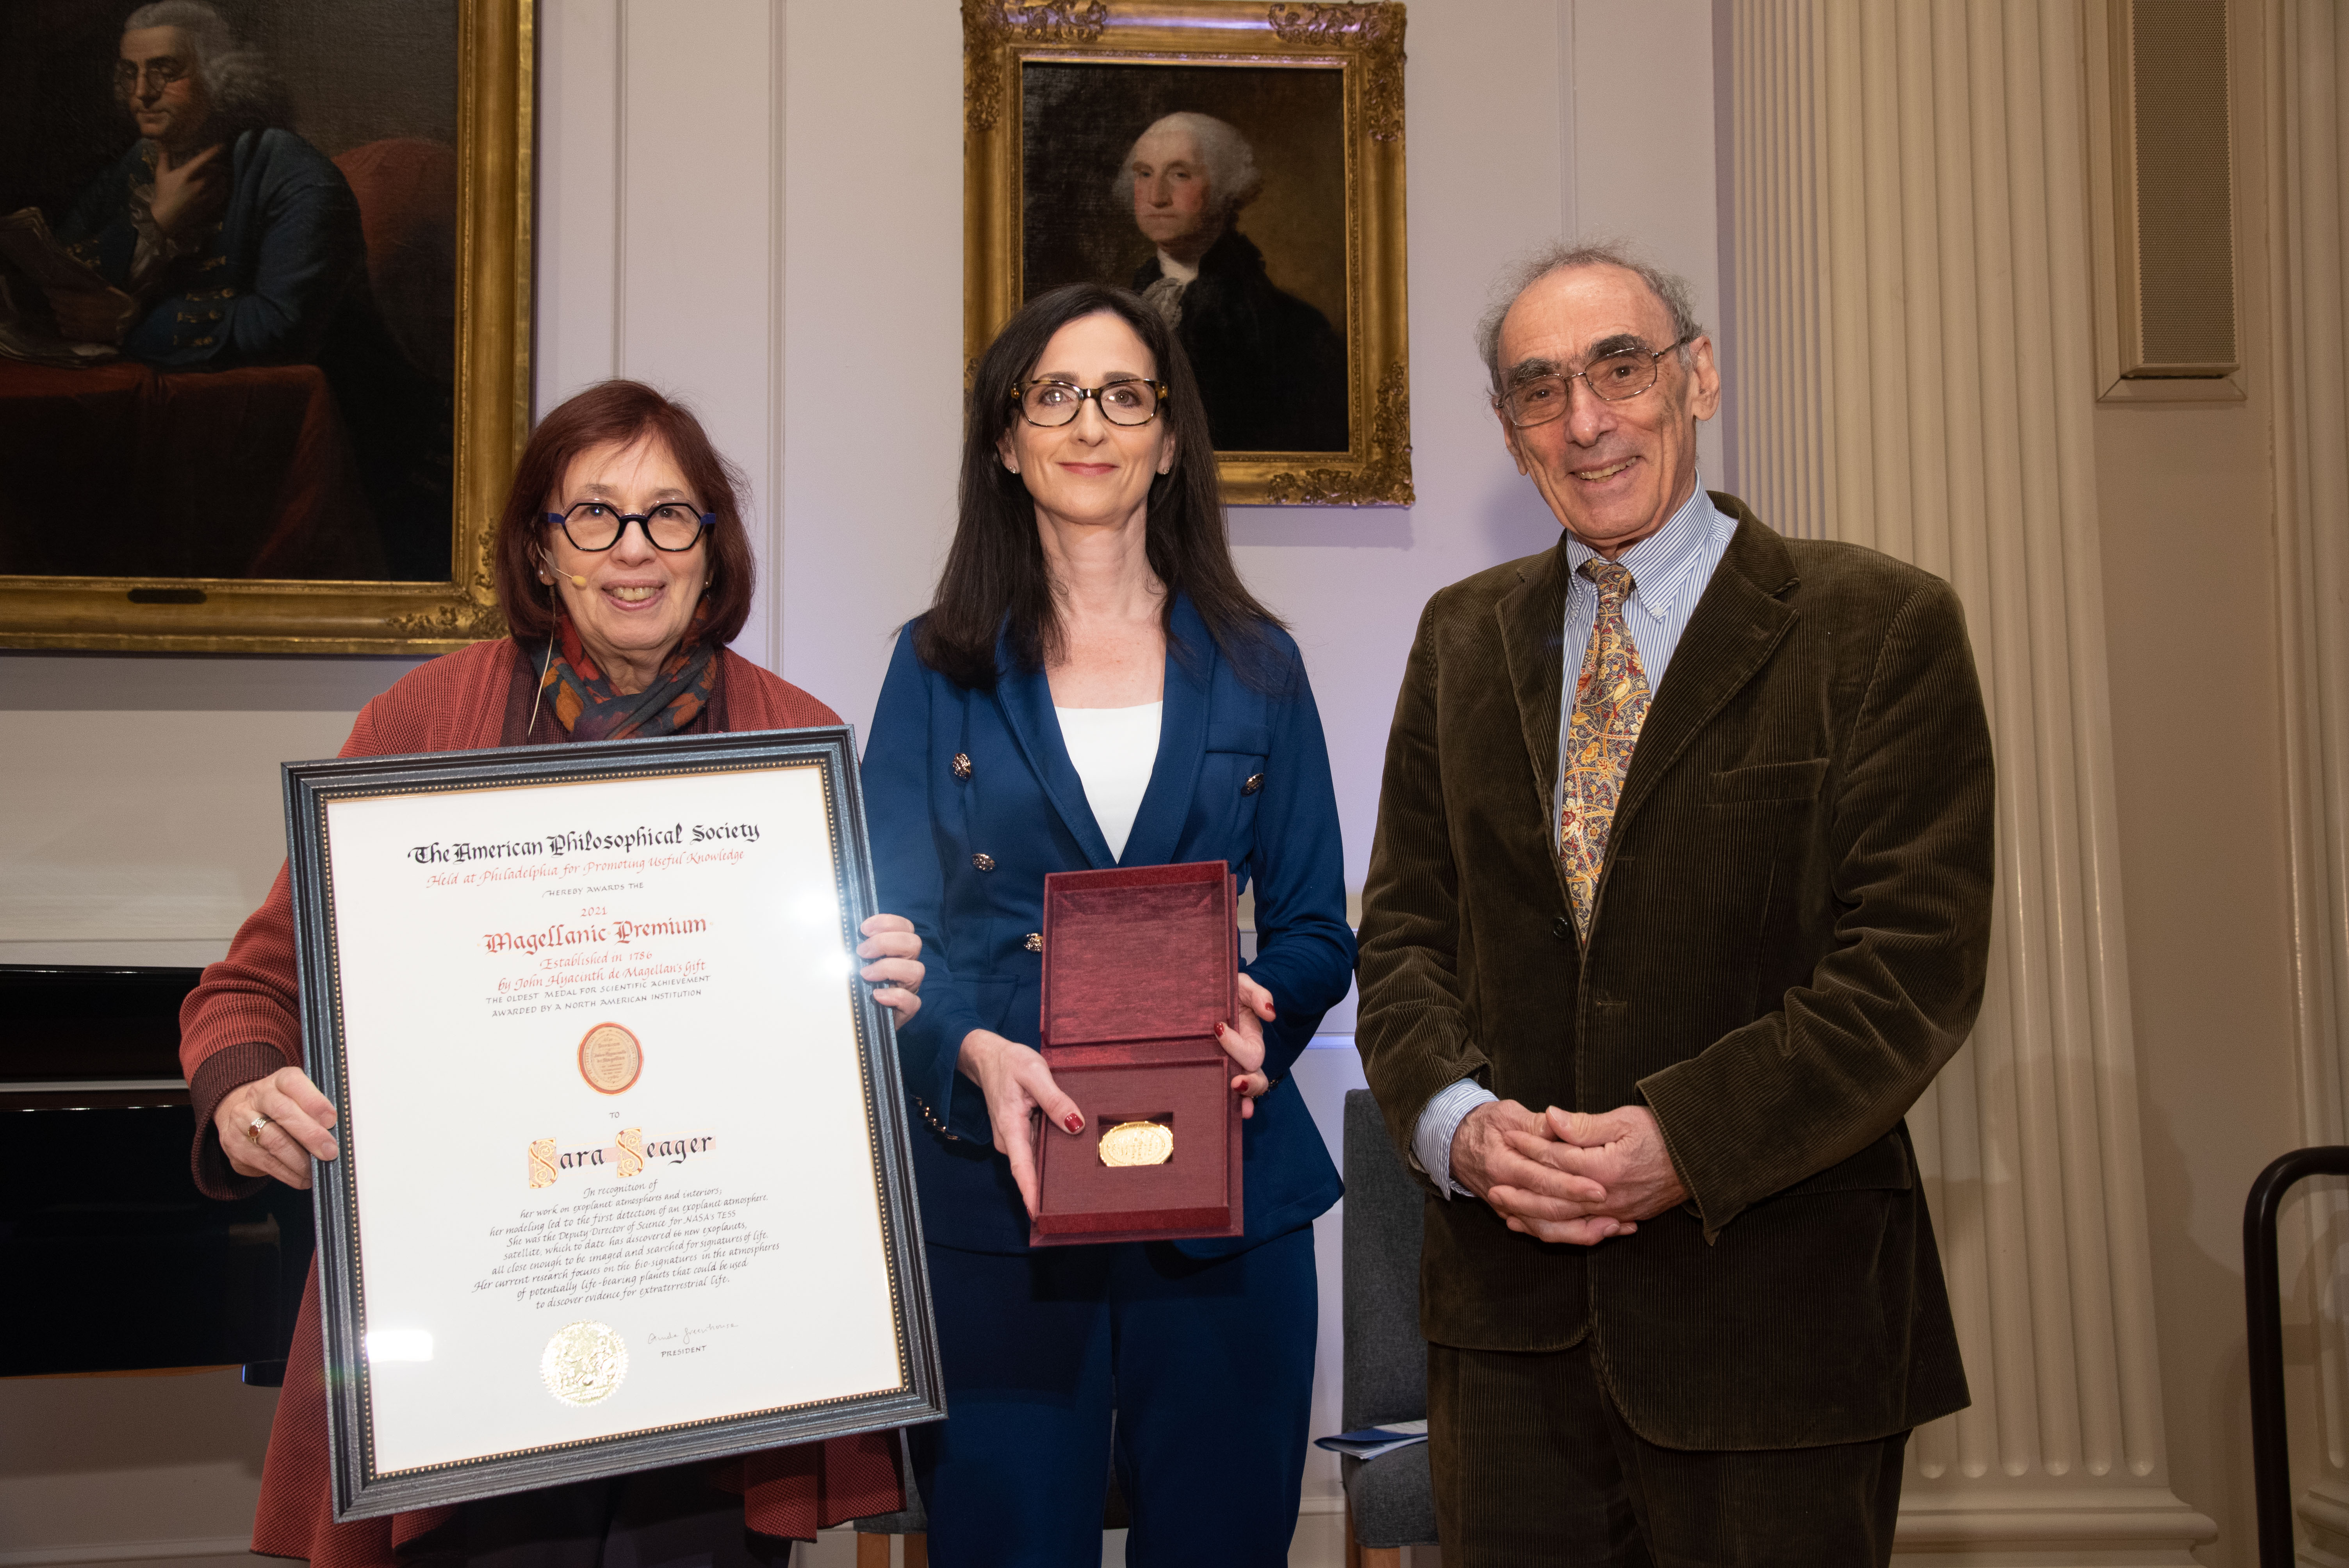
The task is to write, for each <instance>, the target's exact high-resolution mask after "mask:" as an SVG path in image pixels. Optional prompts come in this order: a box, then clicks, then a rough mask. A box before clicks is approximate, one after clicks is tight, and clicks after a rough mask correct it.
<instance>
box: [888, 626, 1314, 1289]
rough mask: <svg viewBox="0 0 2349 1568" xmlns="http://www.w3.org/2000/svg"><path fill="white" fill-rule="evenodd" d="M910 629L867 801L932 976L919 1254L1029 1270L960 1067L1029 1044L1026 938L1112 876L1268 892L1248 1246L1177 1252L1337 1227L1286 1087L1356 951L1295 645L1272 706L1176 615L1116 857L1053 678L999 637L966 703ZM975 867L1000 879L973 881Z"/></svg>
mask: <svg viewBox="0 0 2349 1568" xmlns="http://www.w3.org/2000/svg"><path fill="white" fill-rule="evenodd" d="M916 624H918V623H916ZM913 630H914V629H913V626H911V625H909V626H907V627H906V628H905V632H904V633H902V634H900V635H899V637H898V639H897V650H896V653H895V655H894V656H893V657H892V658H891V660H890V662H889V676H888V679H887V680H886V681H885V683H884V684H883V686H882V688H881V704H880V707H879V709H878V710H877V711H876V712H875V713H874V717H873V735H872V739H871V741H870V743H869V744H868V746H867V747H866V748H865V753H864V798H865V802H866V807H867V817H868V820H870V821H871V823H872V830H873V858H874V876H875V880H876V881H877V882H878V883H879V886H880V894H881V907H882V908H884V909H886V910H889V911H891V912H892V913H898V914H903V915H905V916H906V917H907V918H908V919H910V920H911V921H913V923H914V924H915V926H916V929H917V930H919V931H920V933H921V935H922V962H923V963H924V964H925V965H927V966H928V973H927V975H926V977H925V979H924V981H923V985H922V1010H921V1012H920V1014H919V1015H918V1016H916V1018H915V1019H914V1021H913V1022H912V1023H911V1024H910V1025H908V1026H905V1028H903V1029H901V1030H899V1031H898V1032H897V1049H898V1056H899V1059H900V1061H901V1062H902V1063H903V1066H904V1070H905V1087H906V1090H907V1092H908V1093H909V1094H910V1095H911V1096H912V1098H913V1099H914V1101H915V1106H914V1110H915V1126H914V1140H913V1141H914V1170H915V1180H916V1184H917V1186H918V1189H919V1191H920V1193H921V1204H922V1224H923V1229H924V1232H925V1233H926V1237H927V1239H928V1240H930V1241H932V1242H936V1243H940V1244H942V1245H945V1246H951V1247H961V1248H964V1249H967V1250H970V1251H977V1252H1007V1253H1008V1252H1024V1251H1026V1250H1027V1247H1028V1214H1027V1211H1026V1209H1025V1208H1023V1207H1022V1206H1021V1204H1020V1202H1019V1189H1018V1188H1017V1187H1015V1186H1014V1185H1013V1184H1012V1181H1011V1166H1010V1162H1009V1161H1007V1160H1005V1159H1004V1158H1003V1157H1002V1156H1001V1155H999V1154H997V1153H996V1152H995V1149H994V1133H993V1130H991V1128H990V1127H989V1125H988V1119H987V1102H986V1099H984V1097H982V1096H981V1095H980V1093H979V1091H978V1086H977V1085H975V1084H973V1083H971V1082H970V1081H969V1080H968V1079H967V1078H964V1077H963V1076H962V1075H961V1074H960V1073H959V1072H957V1070H956V1068H955V1061H956V1057H957V1053H958V1052H959V1051H960V1049H961V1046H962V1041H963V1037H964V1036H966V1035H968V1034H969V1033H970V1031H971V1030H973V1029H992V1030H994V1031H995V1032H996V1033H998V1034H1000V1035H1002V1036H1004V1037H1007V1038H1009V1039H1014V1040H1018V1041H1019V1042H1021V1043H1022V1044H1025V1045H1031V1046H1032V1045H1034V1044H1035V1043H1036V1041H1037V1037H1038V1034H1039V1020H1040V1011H1041V1006H1042V1000H1043V989H1042V986H1043V959H1042V958H1041V956H1040V954H1037V953H1033V952H1030V950H1029V948H1028V938H1029V935H1030V933H1036V932H1040V931H1042V929H1043V925H1044V913H1043V912H1044V877H1045V874H1046V873H1047V872H1068V871H1088V870H1103V869H1106V868H1108V867H1111V866H1117V865H1128V866H1146V865H1172V864H1178V863H1181V862H1184V861H1216V860H1219V861H1226V863H1228V864H1229V865H1230V866H1231V868H1232V871H1233V872H1234V873H1235V874H1236V875H1237V877H1238V878H1239V880H1240V886H1241V887H1242V889H1244V890H1245V889H1247V888H1249V887H1251V886H1253V888H1254V890H1255V893H1256V928H1257V954H1256V958H1255V960H1254V962H1252V963H1250V964H1248V965H1246V966H1245V971H1244V972H1245V973H1246V974H1247V975H1250V976H1252V977H1253V978H1254V979H1255V980H1256V982H1257V984H1258V985H1262V986H1263V987H1264V988H1265V989H1266V990H1267V991H1269V992H1270V993H1271V994H1272V998H1273V1005H1274V1006H1275V1008H1276V1009H1277V1011H1278V1017H1277V1018H1276V1019H1275V1020H1274V1021H1273V1022H1271V1023H1269V1024H1268V1025H1266V1026H1265V1031H1264V1035H1265V1070H1266V1071H1267V1073H1268V1074H1269V1075H1270V1076H1271V1078H1272V1079H1273V1083H1274V1087H1273V1088H1272V1090H1271V1092H1269V1093H1268V1094H1266V1095H1265V1096H1264V1097H1263V1098H1262V1099H1258V1100H1257V1104H1256V1111H1255V1114H1254V1116H1253V1117H1252V1118H1251V1119H1249V1120H1248V1121H1247V1122H1246V1123H1245V1124H1244V1130H1243V1132H1242V1135H1241V1150H1242V1155H1241V1157H1242V1177H1241V1182H1242V1188H1243V1192H1244V1196H1245V1198H1246V1200H1247V1233H1246V1234H1245V1235H1243V1236H1238V1237H1228V1238H1220V1239H1216V1240H1212V1241H1192V1242H1181V1243H1175V1244H1176V1245H1178V1246H1180V1247H1181V1248H1182V1249H1183V1250H1184V1251H1185V1252H1186V1253H1191V1254H1193V1255H1194V1256H1199V1257H1212V1256H1217V1255H1221V1254H1224V1253H1235V1252H1241V1251H1245V1250H1246V1249H1247V1248H1248V1247H1251V1246H1254V1245H1256V1244H1257V1243H1260V1242H1266V1241H1269V1240H1271V1239H1272V1238H1273V1237H1275V1236H1278V1235H1280V1234H1282V1233H1285V1232H1287V1231H1290V1230H1293V1229H1295V1228H1296V1227H1297V1226H1299V1225H1301V1224H1303V1223H1305V1222H1308V1221H1309V1220H1311V1219H1312V1218H1313V1217H1314V1216H1315V1215H1316V1214H1319V1213H1320V1212H1322V1211H1323V1210H1325V1209H1327V1208H1329V1207H1330V1204H1332V1203H1334V1202H1337V1201H1338V1195H1339V1191H1340V1188H1339V1182H1338V1172H1337V1171H1336V1169H1335V1168H1334V1167H1332V1166H1331V1164H1330V1155H1329V1151H1328V1150H1327V1149H1326V1148H1324V1147H1323V1145H1322V1142H1321V1136H1320V1134H1319V1131H1317V1130H1315V1128H1314V1126H1313V1119H1312V1118H1311V1116H1310V1115H1309V1114H1308V1113H1307V1111H1306V1109H1305V1103H1304V1100H1303V1099H1301V1098H1300V1097H1299V1094H1298V1091H1297V1086H1296V1085H1295V1084H1293V1083H1291V1082H1288V1071H1289V1068H1290V1067H1291V1066H1292V1064H1294V1063H1295V1062H1296V1060H1297V1056H1298V1053H1299V1051H1302V1050H1303V1049H1304V1048H1305V1047H1306V1045H1307V1044H1308V1042H1309V1041H1310V1040H1311V1039H1312V1037H1313V1031H1314V1029H1315V1027H1316V1026H1319V1023H1320V1022H1321V1016H1322V1015H1323V1014H1324V1013H1326V1012H1328V1011H1329V1010H1330V1007H1331V1006H1334V1005H1335V1004H1336V1003H1338V1002H1339V1001H1340V999H1342V998H1343V997H1344V995H1346V987H1347V985H1348V984H1349V982H1350V977H1351V975H1352V973H1353V967H1354V935H1353V933H1352V931H1351V930H1350V929H1349V928H1348V926H1347V924H1346V891H1345V863H1344V858H1343V855H1342V853H1341V851H1340V847H1339V839H1338V803H1337V798H1336V796H1335V794H1334V793H1333V792H1332V791H1331V789H1330V755H1329V751H1328V748H1326V747H1325V746H1324V745H1323V743H1322V739H1321V717H1320V714H1319V711H1318V710H1317V709H1316V708H1315V707H1314V706H1313V692H1312V688H1311V687H1310V686H1309V685H1308V684H1307V683H1306V679H1305V665H1304V661H1303V660H1302V658H1300V657H1299V654H1298V651H1297V645H1296V644H1295V643H1294V642H1293V641H1291V640H1290V639H1289V638H1288V636H1287V635H1285V634H1281V633H1279V632H1278V631H1277V630H1276V631H1274V632H1273V633H1272V637H1273V641H1274V646H1275V650H1276V654H1277V660H1276V663H1275V665H1274V668H1273V669H1272V671H1271V678H1270V679H1269V680H1268V681H1266V682H1265V683H1264V684H1266V685H1269V686H1273V687H1274V688H1275V689H1274V690H1272V691H1270V692H1265V691H1259V690H1257V689H1256V688H1255V687H1254V686H1250V685H1249V684H1248V683H1247V682H1246V681H1244V680H1243V679H1241V677H1240V675H1239V672H1238V671H1237V670H1236V669H1235V668H1233V666H1232V665H1231V664H1230V663H1229V662H1228V661H1227V660H1226V659H1225V658H1224V656H1223V655H1222V654H1221V653H1220V652H1219V651H1218V650H1217V649H1216V645H1215V641H1214V639H1213V638H1211V637H1210V636H1209V635H1208V634H1207V628H1206V623H1204V622H1203V621H1201V620H1200V618H1199V614H1198V612H1197V611H1196V610H1195V609H1193V608H1192V606H1191V602H1190V600H1189V599H1188V598H1187V597H1185V596H1182V595H1177V596H1176V599H1175V601H1174V622H1173V626H1172V628H1171V631H1172V635H1171V636H1170V638H1169V645H1168V649H1167V657H1166V678H1165V707H1164V710H1163V714H1162V717H1161V719H1160V725H1159V735H1158V758H1157V761H1156V764H1155V765H1154V769H1153V771H1152V773H1151V776H1150V787H1149V789H1148V790H1147V791H1146V792H1145V793H1144V794H1143V798H1142V809H1141V811H1140V812H1139V814H1137V815H1136V816H1135V818H1134V820H1133V832H1132V833H1131V834H1129V835H1128V837H1127V839H1126V843H1125V853H1124V855H1123V858H1119V857H1114V856H1112V855H1111V853H1110V852H1109V844H1108V842H1107V841H1105V840H1103V839H1102V831H1101V828H1100V826H1099V825H1098V824H1097V823H1095V822H1094V820H1093V814H1092V808H1091V806H1089V805H1088V804H1087V802H1086V799H1085V789H1084V784H1083V781H1082V780H1081V779H1080V778H1079V777H1078V775H1077V770H1076V767H1075V765H1074V764H1073V763H1071V761H1070V760H1069V753H1068V748H1067V747H1066V746H1065V745H1064V744H1063V743H1062V741H1061V724H1060V720H1059V718H1058V717H1056V716H1055V715H1054V713H1053V711H1052V691H1051V686H1050V683H1049V682H1048V681H1047V680H1046V678H1045V676H1044V674H1043V672H1042V671H1040V670H1023V669H1021V668H1019V666H1018V664H1017V662H1016V661H1015V659H1014V658H1013V656H1012V655H1011V652H1010V648H1009V639H1008V638H1007V639H1006V640H1005V641H1004V642H1002V643H999V645H998V646H997V650H996V686H995V689H994V690H993V691H991V692H985V691H974V690H971V689H969V688H967V687H964V686H957V685H956V684H955V683H954V682H953V681H951V680H949V679H947V677H946V676H942V675H940V674H938V673H937V672H936V670H933V669H931V668H930V667H929V666H927V665H925V664H923V663H922V662H921V660H920V659H919V658H917V657H916V656H915V654H914V637H913ZM957 756H960V757H965V758H968V759H969V767H968V769H957V767H956V766H955V758H957ZM966 774H967V776H964V775H966ZM1259 774H1261V775H1262V776H1263V778H1262V782H1261V784H1260V786H1259V787H1258V788H1257V789H1254V790H1250V789H1247V782H1248V780H1249V779H1253V778H1255V777H1256V776H1257V775H1259ZM925 828H926V830H925ZM982 856H983V857H985V858H986V861H988V862H991V863H992V869H991V870H985V871H982V870H980V869H979V866H980V864H981V863H983V862H982V861H979V860H978V859H977V858H976V857H982ZM1044 1136H1046V1137H1050V1136H1051V1133H1050V1130H1046V1131H1045V1133H1044Z"/></svg>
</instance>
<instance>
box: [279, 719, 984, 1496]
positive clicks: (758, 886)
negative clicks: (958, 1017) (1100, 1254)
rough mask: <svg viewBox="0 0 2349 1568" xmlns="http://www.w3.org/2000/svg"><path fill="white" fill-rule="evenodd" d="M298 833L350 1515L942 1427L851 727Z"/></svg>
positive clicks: (539, 778)
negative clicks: (873, 948) (919, 1424)
mask: <svg viewBox="0 0 2349 1568" xmlns="http://www.w3.org/2000/svg"><path fill="white" fill-rule="evenodd" d="M285 806H286V816H287V829H288V838H289V844H290V849H291V856H290V859H291V864H292V869H293V888H294V906H295V932H296V947H297V970H298V973H299V976H300V985H301V992H302V1008H303V1031H304V1039H305V1050H306V1054H307V1057H308V1068H309V1071H310V1074H311V1076H312V1077H313V1078H315V1079H316V1081H317V1084H318V1087H319V1088H320V1089H321V1090H322V1091H323V1092H324V1093H325V1094H326V1096H327V1098H328V1099H331V1100H332V1101H333V1102H334V1104H335V1107H336V1111H337V1113H338V1114H339V1116H340V1118H341V1120H340V1124H339V1126H338V1127H337V1128H336V1132H337V1134H338V1136H339V1137H340V1138H341V1140H342V1147H343V1154H342V1158H340V1159H338V1160H335V1161H327V1162H325V1163H323V1164H321V1165H320V1166H319V1167H318V1168H317V1171H318V1176H317V1185H316V1192H315V1202H316V1215H317V1224H318V1247H319V1257H320V1265H321V1269H320V1284H321V1288H322V1305H323V1306H324V1308H325V1325H326V1379H327V1388H328V1409H329V1418H328V1436H329V1448H330V1453H331V1457H332V1462H333V1468H334V1497H335V1516H336V1519H338V1520H342V1519H353V1518H361V1517H366V1516H369V1515H374V1514H382V1513H389V1512H392V1511H396V1510H401V1509H414V1508H424V1507H430V1506H433V1505H435V1504H440V1503H446V1502H453V1501H462V1500H464V1499H467V1498H474V1497H485V1496H490V1495H493V1494H496V1493H500V1492H509V1491H523V1490H525V1489H527V1488H531V1487H541V1486H549V1485H553V1484H555V1483H558V1482H561V1481H567V1480H581V1479H585V1478H587V1477H593V1476H603V1475H610V1474H615V1473H617V1472H620V1471H624V1470H639V1469H643V1468H646V1467H647V1466H652V1465H663V1464H676V1463H679V1462H682V1461H685V1460H695V1459H709V1458H717V1457H720V1456H723V1455H728V1454H733V1453H739V1452H743V1451H746V1450H750V1449H764V1448H773V1447H779V1446H781V1445H785V1444H791V1443H799V1442H808V1441H812V1440H815V1439H823V1438H830V1437H838V1436H842V1435H843V1434H846V1433H851V1432H857V1431H864V1430H868V1429H874V1428H880V1427H891V1426H898V1425H902V1424H904V1423H906V1422H909V1421H922V1420H930V1419H935V1418H937V1417H939V1416H941V1415H943V1414H945V1406H944V1403H943V1400H942V1398H941V1395H940V1392H939V1380H938V1373H937V1350H936V1329H935V1327H934V1326H933V1323H932V1320H931V1315H930V1301H929V1287H928V1282H927V1278H926V1274H925V1271H924V1268H923V1261H922V1248H921V1233H920V1222H919V1220H918V1218H917V1217H916V1212H915V1206H914V1197H913V1189H912V1179H911V1177H910V1175H909V1174H908V1167H907V1161H906V1144H905V1137H906V1130H905V1122H904V1112H903V1105H904V1099H903V1096H902V1094H901V1093H900V1090H899V1088H898V1078H897V1066H896V1060H897V1058H896V1050H895V1043H894V1041H893V1039H892V1037H891V1033H890V1025H889V1022H888V1014H887V1013H886V1011H885V1009H883V1008H881V1007H880V1006H878V1005H876V1004H875V1003H874V1001H873V999H872V997H871V995H869V993H868V991H867V989H866V987H865V985H864V983H863V982H862V981H860V980H859V979H858V978H857V974H856V971H857V967H858V965H857V963H856V960H855V957H854V947H855V944H856V942H857V940H858V937H857V934H856V932H857V927H858V925H859V924H860V923H862V922H863V920H864V917H865V916H866V915H868V914H870V913H873V908H874V894H873V876H872V869H871V861H870V856H869V851H868V850H867V846H866V841H865V834H864V810H863V802H862V799H861V798H860V796H859V793H858V789H857V783H856V758H855V755H854V750H853V749H852V744H851V737H850V732H849V731H848V730H847V729H846V728H844V727H834V728H823V729H802V730H781V731H772V732H768V733H764V734H747V735H716V736H695V737H670V738H663V739H659V740H645V741H613V742H604V743H592V744H581V745H574V746H563V747H543V748H527V749H522V750H512V749H507V750H497V751H478V752H442V753H435V754H430V755H425V756H415V757H378V758H344V759H338V760H334V761H325V762H302V763H289V764H287V765H286V768H285Z"/></svg>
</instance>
